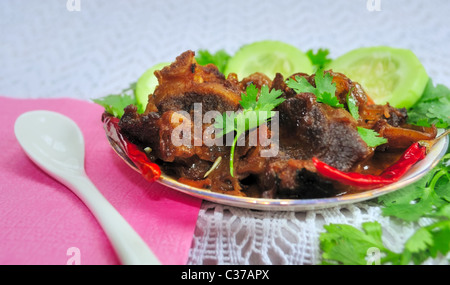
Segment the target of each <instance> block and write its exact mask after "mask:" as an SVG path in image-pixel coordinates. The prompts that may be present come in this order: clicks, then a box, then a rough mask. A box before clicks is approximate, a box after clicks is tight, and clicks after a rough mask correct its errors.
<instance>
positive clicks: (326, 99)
mask: <svg viewBox="0 0 450 285" xmlns="http://www.w3.org/2000/svg"><path fill="white" fill-rule="evenodd" d="M314 81H315V84H316V86H315V87H314V86H312V85H311V83H309V82H308V81H307V80H306V79H305V78H304V77H300V76H295V79H293V78H289V80H288V82H287V86H288V87H289V88H292V89H294V91H295V92H297V93H302V92H303V93H304V92H307V93H313V94H314V95H316V100H317V102H321V103H324V104H327V105H329V106H331V107H335V108H343V107H344V105H343V104H341V103H339V99H338V98H337V97H336V95H335V93H336V83H333V76H331V74H330V73H325V72H324V71H323V69H320V70H319V71H317V72H316V76H315V77H314Z"/></svg>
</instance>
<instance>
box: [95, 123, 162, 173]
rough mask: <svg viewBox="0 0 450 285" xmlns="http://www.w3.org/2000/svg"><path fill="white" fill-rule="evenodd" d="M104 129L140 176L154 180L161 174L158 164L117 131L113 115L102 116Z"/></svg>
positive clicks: (117, 125) (117, 127)
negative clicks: (134, 166)
mask: <svg viewBox="0 0 450 285" xmlns="http://www.w3.org/2000/svg"><path fill="white" fill-rule="evenodd" d="M103 121H104V124H105V130H106V132H107V134H108V136H109V137H111V138H112V139H113V140H114V141H115V142H116V143H117V144H118V145H120V147H121V148H122V150H123V151H124V152H125V153H126V155H127V156H128V158H129V159H130V160H131V161H132V162H133V163H134V164H135V165H136V167H137V168H138V169H139V171H140V172H141V174H142V176H144V178H145V179H147V180H149V181H155V180H157V179H158V178H159V177H160V176H161V169H160V168H159V165H157V164H156V163H153V162H151V161H150V160H149V159H148V157H147V155H145V153H144V152H142V151H141V150H140V149H139V148H138V147H137V146H136V145H135V144H133V143H131V142H129V141H128V140H127V139H126V138H124V137H123V136H122V135H121V134H120V132H119V119H118V118H115V117H109V116H108V117H104V118H103Z"/></svg>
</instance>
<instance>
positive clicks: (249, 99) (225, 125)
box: [214, 84, 285, 176]
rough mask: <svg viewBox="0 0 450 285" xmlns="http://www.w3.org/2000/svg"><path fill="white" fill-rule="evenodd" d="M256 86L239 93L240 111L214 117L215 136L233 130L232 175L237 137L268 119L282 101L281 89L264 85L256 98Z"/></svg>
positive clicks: (231, 172)
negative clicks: (271, 88)
mask: <svg viewBox="0 0 450 285" xmlns="http://www.w3.org/2000/svg"><path fill="white" fill-rule="evenodd" d="M258 92H259V91H258V88H256V86H255V85H253V84H250V85H248V86H247V88H246V90H245V93H242V94H241V100H240V101H239V103H240V105H241V106H242V108H243V110H242V111H241V112H237V113H235V112H225V113H223V114H222V115H220V116H217V117H216V118H215V122H214V127H215V128H216V129H217V130H221V131H219V132H216V138H220V137H222V136H224V135H226V134H228V133H231V132H234V139H233V143H232V145H231V151H230V174H231V176H234V163H233V162H234V152H235V148H236V144H237V142H238V139H239V138H240V137H241V135H242V134H244V133H245V132H246V131H248V130H251V129H253V128H256V127H258V126H260V125H262V124H264V123H265V122H267V121H269V120H270V119H271V118H272V117H273V116H274V115H275V112H274V111H272V110H273V109H274V108H275V107H277V106H278V105H280V104H281V103H283V102H284V100H285V99H284V98H281V97H280V96H281V94H282V93H283V92H282V91H281V90H275V89H273V90H270V91H269V87H268V86H266V85H264V86H262V87H261V92H260V95H259V98H258Z"/></svg>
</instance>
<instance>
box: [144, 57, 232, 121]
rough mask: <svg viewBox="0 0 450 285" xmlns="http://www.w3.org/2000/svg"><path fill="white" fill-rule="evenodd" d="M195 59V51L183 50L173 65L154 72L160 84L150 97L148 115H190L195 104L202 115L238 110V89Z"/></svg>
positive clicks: (221, 75)
mask: <svg viewBox="0 0 450 285" xmlns="http://www.w3.org/2000/svg"><path fill="white" fill-rule="evenodd" d="M194 56H195V54H194V52H192V51H186V52H184V53H182V54H181V55H180V56H178V57H177V58H176V60H175V62H174V63H172V64H171V65H169V66H166V67H164V68H163V69H162V70H159V71H156V72H155V75H156V77H157V78H158V83H159V85H158V86H157V87H156V89H155V91H154V93H153V95H151V96H149V102H148V105H147V109H146V112H147V113H148V112H159V113H160V114H162V113H164V112H166V111H169V110H172V111H178V110H184V111H187V112H190V111H191V110H192V109H193V104H194V103H202V108H203V112H206V111H210V110H216V111H219V112H221V113H222V112H225V111H234V110H237V109H238V108H239V100H240V99H241V91H240V87H239V86H237V85H235V84H233V83H232V81H228V80H226V79H225V76H224V75H223V74H222V73H220V72H219V70H218V69H217V67H215V66H214V65H211V64H210V65H206V66H201V65H198V64H197V62H196V61H195V57H194Z"/></svg>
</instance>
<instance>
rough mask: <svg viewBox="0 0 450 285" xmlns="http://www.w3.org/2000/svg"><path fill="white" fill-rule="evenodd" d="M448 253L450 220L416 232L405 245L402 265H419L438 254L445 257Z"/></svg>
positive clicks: (449, 247) (449, 246)
mask: <svg viewBox="0 0 450 285" xmlns="http://www.w3.org/2000/svg"><path fill="white" fill-rule="evenodd" d="M449 251H450V220H449V219H447V220H444V221H438V222H435V223H433V224H431V225H429V226H426V227H422V228H420V229H419V230H417V231H416V232H415V233H414V234H413V235H412V236H411V237H410V238H409V239H408V240H407V241H406V243H405V249H404V251H403V253H402V260H403V261H402V263H403V264H408V263H409V262H411V261H412V262H414V264H421V263H423V262H424V261H425V260H427V259H428V258H430V257H432V258H436V257H437V255H438V253H441V254H442V255H444V256H445V255H447V254H448V253H449Z"/></svg>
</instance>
